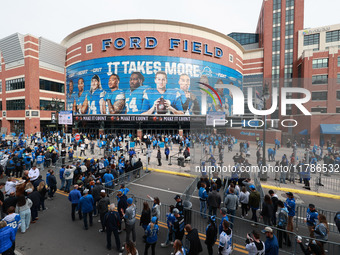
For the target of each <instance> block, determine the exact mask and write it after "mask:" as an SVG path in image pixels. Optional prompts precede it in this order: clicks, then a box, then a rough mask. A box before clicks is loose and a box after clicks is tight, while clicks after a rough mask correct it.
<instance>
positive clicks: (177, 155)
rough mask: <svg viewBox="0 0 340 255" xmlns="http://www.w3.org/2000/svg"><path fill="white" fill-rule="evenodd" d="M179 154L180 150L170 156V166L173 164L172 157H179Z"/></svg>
mask: <svg viewBox="0 0 340 255" xmlns="http://www.w3.org/2000/svg"><path fill="white" fill-rule="evenodd" d="M179 154H180V152H177V153H175V154H173V155H171V156H170V157H169V158H170V160H169V164H168V165H169V166H171V165H172V163H171V160H172V158H175V159H176V158H177V159H178V157H179Z"/></svg>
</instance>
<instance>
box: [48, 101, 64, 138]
mask: <svg viewBox="0 0 340 255" xmlns="http://www.w3.org/2000/svg"><path fill="white" fill-rule="evenodd" d="M63 108H64V107H63V101H62V100H61V99H59V98H52V101H51V103H50V110H51V111H55V112H56V113H55V115H56V119H57V120H56V122H55V127H56V131H57V129H58V128H57V127H58V123H57V121H58V114H59V112H60V111H61V110H63ZM58 142H59V141H58V139H57V143H58Z"/></svg>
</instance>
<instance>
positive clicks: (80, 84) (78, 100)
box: [72, 78, 86, 114]
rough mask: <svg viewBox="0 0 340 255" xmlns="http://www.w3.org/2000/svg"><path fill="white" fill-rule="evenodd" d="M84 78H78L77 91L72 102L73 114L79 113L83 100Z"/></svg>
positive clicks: (84, 94)
mask: <svg viewBox="0 0 340 255" xmlns="http://www.w3.org/2000/svg"><path fill="white" fill-rule="evenodd" d="M84 86H85V85H84V79H83V78H79V79H78V93H77V94H76V96H75V98H74V102H73V108H72V111H73V113H74V114H78V113H81V108H82V104H83V102H84V101H85V96H86V93H84Z"/></svg>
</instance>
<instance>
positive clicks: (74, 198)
mask: <svg viewBox="0 0 340 255" xmlns="http://www.w3.org/2000/svg"><path fill="white" fill-rule="evenodd" d="M80 198H81V193H80V191H79V190H77V189H74V190H72V191H71V192H70V194H68V200H70V201H71V203H72V204H78V203H79V199H80Z"/></svg>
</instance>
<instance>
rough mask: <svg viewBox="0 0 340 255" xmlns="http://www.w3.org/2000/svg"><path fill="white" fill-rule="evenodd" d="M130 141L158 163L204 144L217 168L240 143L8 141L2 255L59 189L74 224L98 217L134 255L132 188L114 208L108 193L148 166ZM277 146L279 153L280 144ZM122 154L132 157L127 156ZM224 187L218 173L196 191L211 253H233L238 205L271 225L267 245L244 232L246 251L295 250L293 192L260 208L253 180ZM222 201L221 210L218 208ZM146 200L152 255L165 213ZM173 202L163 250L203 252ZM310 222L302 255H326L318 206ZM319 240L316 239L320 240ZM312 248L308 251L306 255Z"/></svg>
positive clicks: (240, 158) (241, 158) (227, 139)
mask: <svg viewBox="0 0 340 255" xmlns="http://www.w3.org/2000/svg"><path fill="white" fill-rule="evenodd" d="M127 137H128V141H135V143H136V146H137V145H141V143H144V144H145V150H146V155H147V157H148V158H150V157H151V156H149V152H150V150H151V149H157V150H158V153H157V159H158V163H159V165H161V160H160V159H161V156H160V157H158V154H159V153H160V150H161V148H164V154H165V156H166V159H168V156H169V154H170V150H172V149H173V148H172V147H173V146H174V143H175V144H179V153H183V155H184V157H190V149H189V147H190V143H191V142H192V143H193V144H194V143H201V144H204V150H205V151H206V152H207V153H209V154H211V156H210V158H209V162H210V163H211V164H214V163H215V164H216V160H215V159H214V153H215V150H216V149H218V152H219V155H220V154H223V150H224V146H228V151H232V150H233V146H234V144H235V143H236V140H235V139H234V138H233V137H232V136H222V135H212V136H208V135H193V136H192V137H181V136H179V135H176V136H170V135H169V136H167V135H163V136H162V135H160V136H151V135H149V136H145V137H144V138H143V140H142V141H139V139H137V138H136V139H134V138H133V137H132V136H126V137H124V136H114V135H109V136H103V137H100V138H98V139H97V140H94V138H93V137H88V136H81V139H80V140H78V141H77V140H75V139H74V137H72V138H71V140H70V141H69V142H70V145H69V146H66V143H65V142H66V138H62V137H59V136H58V135H57V134H54V135H53V136H48V137H45V136H44V137H42V138H39V137H36V136H34V135H32V136H31V138H30V139H27V138H26V139H25V138H23V137H22V138H21V139H18V142H16V141H14V142H11V141H10V140H9V141H3V142H2V145H3V146H2V149H1V154H2V155H1V157H2V161H1V167H0V177H1V178H3V177H4V176H6V177H7V181H6V182H5V183H4V182H1V183H0V190H1V189H3V188H5V194H3V192H2V191H1V192H0V206H1V208H0V209H1V219H2V221H1V222H0V240H1V243H0V252H2V254H14V250H15V235H16V233H17V231H18V230H20V232H21V233H25V232H26V231H27V230H28V229H29V226H30V224H34V223H37V222H38V220H39V215H38V214H39V211H41V210H46V209H48V208H46V207H45V203H44V202H45V199H50V200H52V199H53V197H54V194H55V192H56V190H57V188H59V189H60V190H63V191H65V192H67V193H68V199H69V201H70V203H71V219H72V220H73V221H74V220H76V214H77V215H78V217H79V219H81V220H83V222H84V229H85V230H88V229H89V227H91V226H92V225H93V217H96V216H99V221H100V223H101V229H100V230H99V232H105V233H106V236H107V245H106V246H107V249H109V250H110V249H112V244H111V236H112V234H113V235H114V237H115V244H116V249H117V251H119V252H123V251H124V249H125V250H126V252H127V254H137V250H136V241H137V237H136V205H135V204H134V201H133V199H132V198H128V196H127V194H128V192H129V189H128V188H126V187H125V186H124V185H121V186H120V189H119V191H118V192H117V194H116V196H117V204H114V203H110V199H109V197H108V194H109V193H110V191H111V190H113V188H114V186H115V185H116V182H115V180H116V179H117V178H119V176H121V175H122V174H124V173H129V172H133V171H134V172H135V174H136V176H137V175H138V174H139V172H138V171H136V170H138V169H141V168H142V167H143V163H142V161H141V159H140V158H138V156H137V153H136V151H135V149H134V148H130V149H129V146H128V147H126V146H127V143H126V142H125V140H126V139H127ZM29 140H31V143H30V144H28V141H29ZM96 146H97V147H99V148H104V149H105V152H106V156H103V157H101V158H98V159H96V158H92V159H84V160H81V161H78V160H77V161H76V162H74V161H73V160H74V159H73V157H74V154H75V152H76V151H77V150H78V148H80V156H82V155H86V151H87V150H88V149H90V153H91V154H94V150H95V147H96ZM275 147H276V146H275ZM275 149H279V146H278V147H277V148H275ZM123 150H125V151H127V153H123ZM239 153H240V154H239ZM239 153H237V154H236V155H235V156H234V158H233V159H234V163H235V165H236V166H237V167H238V166H241V165H250V164H249V162H248V160H247V159H246V157H247V154H249V143H248V142H243V143H240V152H239ZM307 153H309V155H311V156H313V155H315V153H314V152H310V151H307ZM312 153H313V154H312ZM330 153H331V154H332V153H333V154H334V153H336V152H334V151H332V150H331V151H328V155H329V154H330ZM67 154H68V157H67ZM335 155H338V154H334V156H335ZM306 157H307V158H308V159H310V158H313V157H309V156H307V155H306ZM59 158H60V159H59ZM58 159H59V160H58ZM222 159H223V157H222ZM214 160H215V162H214ZM220 160H221V158H220ZM68 161H69V162H68ZM59 162H61V166H60V167H57V168H55V170H52V168H50V166H51V165H52V166H53V165H54V166H56V165H57V163H59ZM45 169H46V172H47V173H46V179H45V180H44V179H43V177H42V172H43V171H45ZM47 169H49V170H47ZM14 177H15V178H14ZM19 178H20V179H19ZM18 179H19V180H18ZM59 181H60V182H59ZM57 183H60V184H59V185H60V186H59V187H57ZM224 185H228V187H227V189H226V194H222V196H221V195H220V193H221V190H223V189H222V187H223V180H220V179H219V178H218V177H217V176H213V178H212V179H211V180H209V179H208V178H207V177H202V178H201V180H200V182H199V183H198V186H197V189H198V190H199V198H200V212H201V216H202V218H204V219H206V218H208V225H207V228H206V240H205V244H206V246H207V249H208V253H209V255H210V254H213V246H214V245H215V242H216V241H217V239H219V244H218V251H219V254H223V255H225V254H230V253H231V251H232V233H233V232H232V230H233V228H234V216H235V214H236V210H237V209H238V208H239V205H240V207H241V210H242V213H241V215H242V217H245V218H246V217H247V216H248V211H251V212H252V217H251V219H252V220H253V221H254V223H253V224H254V225H256V224H257V222H258V211H259V208H262V210H260V217H261V218H262V219H263V222H264V224H265V225H267V227H266V228H265V229H264V230H263V232H264V233H265V235H266V241H265V242H262V241H261V240H260V234H259V233H258V232H257V231H253V232H252V233H249V234H247V237H246V249H247V250H248V251H249V254H262V253H263V254H278V250H279V247H280V248H281V247H282V244H283V239H284V244H285V245H287V246H290V245H291V240H290V239H289V235H286V232H285V231H284V230H288V231H291V232H293V217H294V216H295V199H294V195H293V194H292V193H291V192H288V193H287V199H286V201H281V200H279V199H278V196H277V195H276V194H275V193H274V192H273V191H272V190H270V191H269V194H268V195H266V196H265V198H264V201H263V204H262V205H261V206H260V203H261V202H260V201H261V199H260V194H259V192H258V191H257V190H256V188H255V186H254V185H253V184H252V183H251V182H250V178H249V176H239V175H237V174H236V175H233V176H231V179H230V182H229V183H224ZM222 197H223V202H224V203H223V207H222V206H221V205H222ZM148 198H149V199H150V200H151V201H152V202H153V206H152V207H151V208H150V207H149V204H148V203H147V202H145V203H144V204H143V211H142V214H141V218H140V225H141V227H142V228H143V230H144V233H145V235H144V236H143V240H144V242H145V250H144V254H148V250H149V249H150V248H151V252H152V254H155V246H156V243H157V241H158V234H159V225H158V220H159V219H160V215H161V213H164V212H161V211H160V200H159V198H158V197H151V196H148ZM174 199H175V201H176V205H174V206H170V207H169V212H168V213H167V222H166V224H167V228H168V232H167V239H166V240H165V241H164V242H162V243H161V247H167V246H169V245H173V248H174V254H175V255H180V254H182V255H184V254H199V253H200V252H202V251H203V248H202V245H201V241H200V238H199V235H198V231H197V229H195V228H193V227H192V226H191V225H190V224H186V221H185V217H184V209H183V202H182V200H181V197H180V196H179V195H177V196H176V197H175V198H174ZM207 209H208V213H207ZM218 211H219V212H220V214H221V216H222V220H221V223H220V224H219V225H218V226H217V225H216V215H217V212H218ZM338 215H340V213H339V214H338ZM338 218H339V219H338V221H336V222H340V216H339V217H338ZM335 220H336V219H335ZM306 224H307V226H308V229H309V231H310V237H311V239H310V241H309V243H308V245H307V248H305V246H304V244H303V243H302V242H301V241H300V240H298V243H299V244H300V245H301V249H302V250H303V251H304V253H305V254H323V253H324V248H323V242H322V240H324V241H327V238H328V233H329V227H328V223H327V220H326V218H325V216H324V215H322V214H318V213H317V212H316V209H315V206H314V205H313V204H310V205H309V209H308V211H307V215H306ZM123 226H124V228H123ZM272 226H275V227H277V228H279V229H282V231H278V232H277V237H276V236H275V235H274V231H273V229H272V228H271V227H272ZM123 230H125V233H126V235H125V242H124V245H122V244H121V241H120V235H119V234H120V233H121V232H122V231H123ZM185 232H186V233H187V234H186V235H185ZM184 237H185V238H184ZM315 238H316V239H317V240H318V241H315ZM308 251H309V252H311V253H306V252H308ZM316 251H317V252H316ZM313 252H314V253H313Z"/></svg>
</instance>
